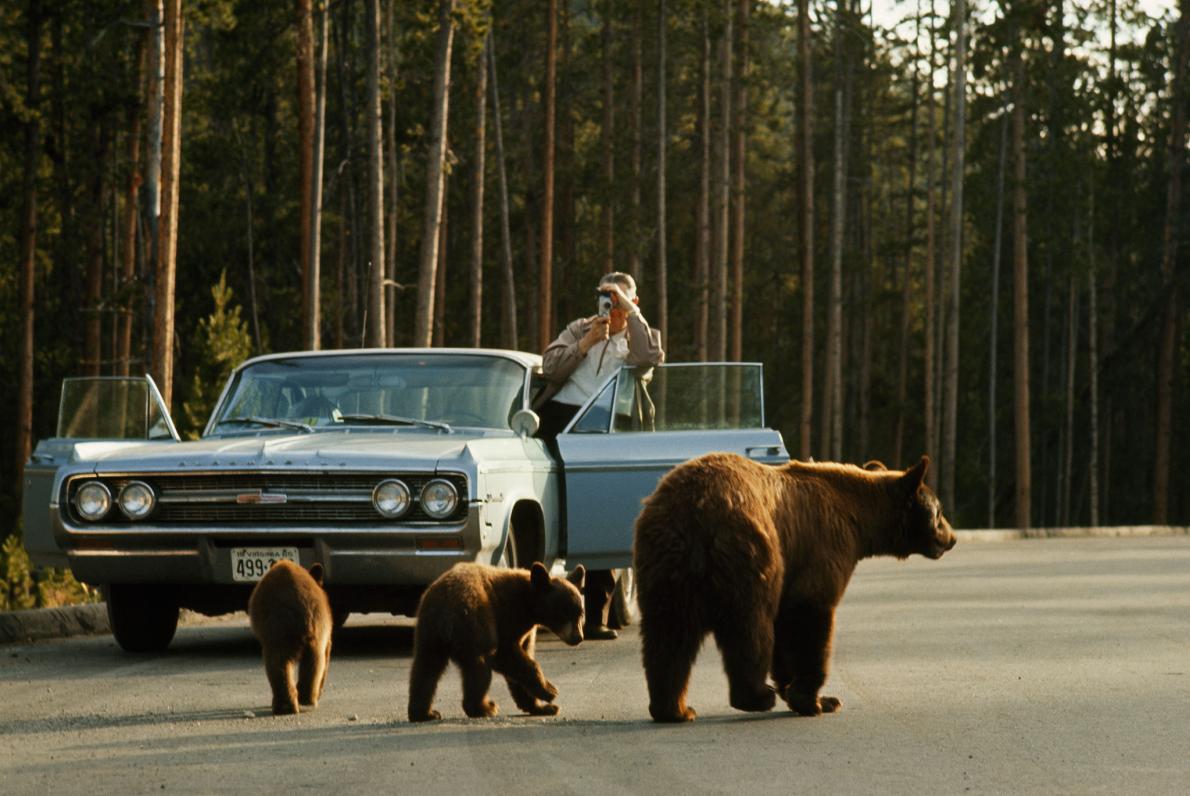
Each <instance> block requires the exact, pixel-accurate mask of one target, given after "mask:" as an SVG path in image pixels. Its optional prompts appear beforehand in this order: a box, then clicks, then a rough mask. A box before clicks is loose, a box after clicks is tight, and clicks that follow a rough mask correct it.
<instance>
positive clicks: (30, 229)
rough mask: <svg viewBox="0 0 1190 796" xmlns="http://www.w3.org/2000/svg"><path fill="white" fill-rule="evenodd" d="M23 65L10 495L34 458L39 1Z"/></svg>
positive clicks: (32, 0) (18, 490)
mask: <svg viewBox="0 0 1190 796" xmlns="http://www.w3.org/2000/svg"><path fill="white" fill-rule="evenodd" d="M28 13H29V18H28V26H29V30H28V34H27V41H28V53H29V55H28V58H27V60H26V63H25V107H26V108H28V109H29V111H30V114H29V119H28V121H26V122H25V152H24V160H25V163H24V184H23V187H22V194H23V199H24V208H23V210H22V213H21V354H20V359H21V361H20V364H19V365H18V366H17V417H16V421H17V423H16V425H17V439H16V446H15V450H14V452H13V453H14V462H13V464H14V467H13V469H12V472H13V474H14V476H15V477H14V483H13V484H12V488H13V494H16V495H20V494H22V492H23V478H24V472H25V462H26V461H28V459H29V455H30V454H31V453H32V452H33V344H34V339H33V319H34V309H35V305H34V298H35V294H34V285H35V284H36V280H35V278H34V273H35V266H36V262H37V160H38V154H39V152H40V150H41V114H40V110H39V106H40V104H41V0H29V12H28Z"/></svg>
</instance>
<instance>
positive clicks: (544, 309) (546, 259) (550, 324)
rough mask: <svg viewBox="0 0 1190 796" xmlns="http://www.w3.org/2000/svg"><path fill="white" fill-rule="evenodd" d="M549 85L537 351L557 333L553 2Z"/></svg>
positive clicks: (552, 3)
mask: <svg viewBox="0 0 1190 796" xmlns="http://www.w3.org/2000/svg"><path fill="white" fill-rule="evenodd" d="M546 29H547V34H546V44H545V85H544V86H542V105H543V108H542V113H543V116H544V127H545V129H544V136H543V141H542V150H543V151H542V169H541V172H542V188H541V241H540V242H541V257H540V261H539V263H538V268H539V269H540V270H539V272H538V280H537V303H538V316H537V350H538V351H542V350H544V349H545V347H546V345H547V344H548V343H549V341H550V340H552V339H553V334H554V331H553V330H554V313H553V308H554V135H555V133H556V126H557V118H556V116H557V107H556V105H557V95H556V87H557V85H556V84H557V79H558V0H549V9H548V11H547V19H546Z"/></svg>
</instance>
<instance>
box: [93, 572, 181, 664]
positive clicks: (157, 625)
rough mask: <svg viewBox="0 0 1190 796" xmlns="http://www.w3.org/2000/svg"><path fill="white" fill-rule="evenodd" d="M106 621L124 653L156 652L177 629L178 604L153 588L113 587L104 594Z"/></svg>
mask: <svg viewBox="0 0 1190 796" xmlns="http://www.w3.org/2000/svg"><path fill="white" fill-rule="evenodd" d="M103 591H104V596H105V597H106V599H107V621H108V624H110V625H111V629H112V635H113V636H115V638H116V643H117V644H119V645H120V647H122V648H123V649H124V650H126V651H127V652H160V651H161V650H163V649H165V648H166V647H168V646H169V642H170V641H172V640H173V637H174V633H175V632H177V629H178V603H177V600H175V599H174V598H173V595H171V594H169V593H168V592H167V591H166V590H164V589H161V588H157V587H153V586H140V585H130V584H125V583H113V584H111V585H110V586H107V587H106V588H105V589H104V590H103Z"/></svg>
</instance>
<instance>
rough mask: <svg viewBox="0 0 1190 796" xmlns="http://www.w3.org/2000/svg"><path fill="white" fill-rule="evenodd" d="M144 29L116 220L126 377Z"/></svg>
mask: <svg viewBox="0 0 1190 796" xmlns="http://www.w3.org/2000/svg"><path fill="white" fill-rule="evenodd" d="M150 35H151V34H150V33H149V32H148V31H146V32H145V34H144V35H143V36H142V37H141V41H140V43H139V44H138V46H137V55H136V92H135V95H134V96H135V99H134V100H133V101H132V102H130V103H129V105H128V120H127V122H126V124H127V129H128V180H127V183H126V186H125V189H124V191H125V194H124V213H123V216H122V218H121V221H120V237H121V245H120V255H121V262H120V270H119V278H118V280H117V282H116V295H118V296H119V297H120V300H119V302H118V307H119V315H118V316H117V319H116V346H115V347H116V350H115V354H114V356H113V357H112V358H113V359H114V360H115V361H116V369H115V374H116V375H117V376H127V375H128V374H129V372H130V369H131V367H132V364H131V359H132V315H133V309H132V308H133V306H134V305H133V302H132V296H131V290H132V285H133V284H134V283H135V281H136V252H137V245H136V244H137V238H136V228H137V224H136V221H137V211H138V210H139V204H138V199H139V193H140V185H141V174H140V165H141V164H140V159H141V108H142V106H143V105H144V100H143V97H144V92H145V70H146V69H147V65H148V58H149V36H150Z"/></svg>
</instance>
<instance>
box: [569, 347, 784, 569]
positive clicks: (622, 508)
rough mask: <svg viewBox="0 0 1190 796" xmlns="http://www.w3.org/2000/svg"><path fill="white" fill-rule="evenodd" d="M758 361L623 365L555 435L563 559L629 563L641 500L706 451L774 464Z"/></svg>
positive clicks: (777, 450)
mask: <svg viewBox="0 0 1190 796" xmlns="http://www.w3.org/2000/svg"><path fill="white" fill-rule="evenodd" d="M763 395H764V384H763V370H762V367H761V365H760V364H759V363H718V364H707V363H691V364H673V365H659V366H657V367H653V368H623V369H622V370H621V371H620V372H619V373H618V374H617V375H616V377H615V378H613V379H611V380H610V381H609V382H608V383H607V384H605V385H604V386H603V388H602V389H601V390H600V391H599V392H598V393H597V394H596V395H595V396H594V397H593V398H592V399H591V400H590V401H588V402H587V404H586V405H585V406H584V407H583V408H582V409H581V410H580V411H579V413H578V414H577V415H576V416H575V418H574V420H573V421H572V422H571V423H570V425H569V426H567V428H566V430H565V431H563V432H562V433H561V434H559V435H558V438H557V444H558V452H559V455H560V457H561V460H562V465H563V469H564V476H563V477H564V483H565V506H566V540H567V541H566V565H567V566H568V567H573V566H574V565H575V564H585V565H586V566H587V567H588V568H590V569H614V568H617V567H628V566H631V565H632V529H633V523H634V522H635V521H636V516H637V514H639V513H640V508H641V501H642V500H643V499H644V498H645V497H647V496H648V495H650V494H652V492H653V489H654V488H655V487H656V486H657V481H658V480H659V479H660V478H661V476H663V475H665V473H667V472H668V471H669V470H670V469H671V468H673V467H674V466H675V465H678V464H681V463H682V462H684V461H686V460H688V459H692V458H694V457H696V456H700V455H702V454H704V453H711V452H712V451H726V452H732V453H738V454H740V455H741V456H747V457H749V458H752V459H755V460H757V461H760V462H765V463H770V464H784V463H785V462H787V461H789V454H788V453H787V452H786V450H785V444H784V442H783V441H782V439H781V434H780V433H779V432H777V431H774V430H773V429H770V428H766V427H765V425H764V399H763Z"/></svg>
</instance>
